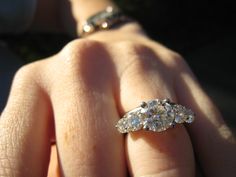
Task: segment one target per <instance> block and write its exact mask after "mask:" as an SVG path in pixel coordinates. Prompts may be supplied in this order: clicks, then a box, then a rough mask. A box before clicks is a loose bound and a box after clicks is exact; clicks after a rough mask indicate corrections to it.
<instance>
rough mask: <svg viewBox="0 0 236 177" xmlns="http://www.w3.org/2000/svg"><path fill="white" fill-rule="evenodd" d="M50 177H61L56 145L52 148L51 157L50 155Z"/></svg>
mask: <svg viewBox="0 0 236 177" xmlns="http://www.w3.org/2000/svg"><path fill="white" fill-rule="evenodd" d="M47 176H48V177H60V168H59V163H58V156H57V147H56V145H55V144H54V145H52V146H51V155H50V162H49V166H48V175H47Z"/></svg>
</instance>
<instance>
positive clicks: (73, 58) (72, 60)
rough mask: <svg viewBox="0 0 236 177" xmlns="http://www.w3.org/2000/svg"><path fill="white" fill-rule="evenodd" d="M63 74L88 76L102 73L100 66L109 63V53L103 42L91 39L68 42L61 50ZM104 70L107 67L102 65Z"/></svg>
mask: <svg viewBox="0 0 236 177" xmlns="http://www.w3.org/2000/svg"><path fill="white" fill-rule="evenodd" d="M61 54H62V58H63V61H64V62H63V65H62V67H63V68H64V69H63V70H64V71H65V73H64V74H66V75H70V76H76V77H77V76H82V77H83V76H88V74H91V75H93V74H98V73H99V72H101V73H100V74H102V73H103V72H102V67H101V66H107V65H110V64H109V55H108V52H107V50H106V47H105V44H104V43H102V42H98V41H94V40H91V39H79V40H75V41H72V42H70V43H69V44H68V45H67V46H66V47H65V48H64V49H63V50H62V51H61ZM104 68H105V70H106V69H107V68H108V67H103V69H104Z"/></svg>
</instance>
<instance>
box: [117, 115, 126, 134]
mask: <svg viewBox="0 0 236 177" xmlns="http://www.w3.org/2000/svg"><path fill="white" fill-rule="evenodd" d="M116 127H117V129H118V131H119V132H121V133H127V132H128V120H127V118H124V119H120V120H119V121H118V123H117V124H116Z"/></svg>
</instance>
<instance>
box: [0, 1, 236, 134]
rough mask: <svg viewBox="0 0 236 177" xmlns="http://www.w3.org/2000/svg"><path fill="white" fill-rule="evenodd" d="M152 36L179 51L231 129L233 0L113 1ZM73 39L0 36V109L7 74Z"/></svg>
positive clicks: (235, 113) (235, 47)
mask: <svg viewBox="0 0 236 177" xmlns="http://www.w3.org/2000/svg"><path fill="white" fill-rule="evenodd" d="M115 2H116V3H117V4H118V6H119V7H120V8H121V9H122V10H123V11H124V12H125V13H127V14H128V15H130V16H131V17H133V18H135V19H137V20H138V21H139V22H140V23H141V24H142V26H143V27H144V29H145V30H146V32H147V33H148V34H149V35H150V36H151V37H152V38H153V39H155V40H157V41H159V42H161V43H163V44H164V45H166V46H167V47H169V48H171V49H173V50H175V51H177V52H179V53H180V54H182V55H183V56H184V58H185V59H186V61H187V62H188V63H189V65H190V66H191V68H192V69H193V71H194V73H195V74H196V75H197V77H198V79H199V81H200V83H201V84H202V85H203V88H204V89H205V90H206V92H207V93H208V94H209V95H210V97H211V98H212V99H213V100H214V101H215V103H216V104H217V106H218V107H219V109H220V110H221V112H222V114H223V115H224V117H225V119H226V121H227V122H228V123H229V126H231V127H232V128H233V129H234V130H235V128H236V93H235V91H236V65H235V64H234V63H235V62H234V61H235V60H236V44H235V41H236V27H235V22H236V18H235V17H236V8H235V6H234V5H233V0H224V1H217V0H215V1H213V0H192V1H189V0H145V1H144V0H115ZM71 39H72V38H70V37H69V36H66V35H64V34H55V33H54V34H50V33H33V32H27V33H24V34H20V35H15V36H12V35H11V36H6V35H4V36H0V52H1V53H3V56H4V55H5V56H9V55H11V57H12V58H15V60H14V61H9V62H8V61H7V60H6V61H4V62H3V61H1V60H0V112H1V110H2V108H3V107H4V105H5V101H6V98H7V95H8V92H9V88H10V83H11V78H12V77H13V75H14V72H15V70H16V68H18V67H19V66H21V65H23V64H25V63H28V62H32V61H35V60H38V59H40V58H45V57H47V56H50V55H52V54H54V53H56V52H58V51H59V50H60V49H61V48H62V47H63V46H64V45H65V44H66V43H67V42H68V41H70V40H71ZM3 49H4V50H3Z"/></svg>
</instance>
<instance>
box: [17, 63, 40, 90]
mask: <svg viewBox="0 0 236 177" xmlns="http://www.w3.org/2000/svg"><path fill="white" fill-rule="evenodd" d="M35 71H36V64H35V63H31V64H28V65H24V66H22V67H21V68H19V69H18V70H17V71H16V73H15V75H14V78H13V84H15V85H21V84H24V83H29V82H34V79H33V78H35Z"/></svg>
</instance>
